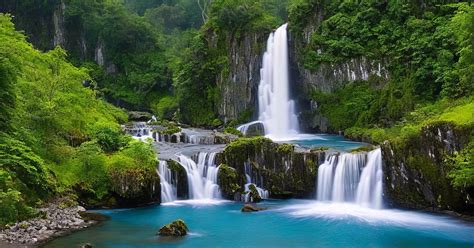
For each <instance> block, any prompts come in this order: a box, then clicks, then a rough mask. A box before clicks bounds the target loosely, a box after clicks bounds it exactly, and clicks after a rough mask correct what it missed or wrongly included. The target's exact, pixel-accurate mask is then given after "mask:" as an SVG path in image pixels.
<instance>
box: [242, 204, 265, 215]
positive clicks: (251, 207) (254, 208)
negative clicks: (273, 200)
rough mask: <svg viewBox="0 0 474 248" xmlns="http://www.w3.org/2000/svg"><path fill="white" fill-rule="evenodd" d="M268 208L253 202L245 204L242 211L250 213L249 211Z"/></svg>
mask: <svg viewBox="0 0 474 248" xmlns="http://www.w3.org/2000/svg"><path fill="white" fill-rule="evenodd" d="M265 209H266V208H260V207H257V206H254V205H251V204H245V205H244V206H243V207H242V208H241V209H240V211H242V212H245V213H248V212H258V211H261V210H265Z"/></svg>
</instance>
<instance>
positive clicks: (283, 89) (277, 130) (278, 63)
mask: <svg viewBox="0 0 474 248" xmlns="http://www.w3.org/2000/svg"><path fill="white" fill-rule="evenodd" d="M286 27H287V24H284V25H282V26H281V27H279V28H278V29H277V30H276V31H275V32H273V33H271V34H270V36H269V37H268V40H267V50H266V52H265V53H264V54H263V61H262V68H261V69H260V84H259V86H258V107H259V117H258V119H259V122H262V123H263V125H264V127H265V136H267V137H269V138H271V139H274V140H284V139H289V138H290V137H291V136H293V135H294V134H297V133H298V126H299V124H298V118H297V116H296V114H295V103H294V101H292V100H291V99H290V85H289V68H288V60H289V58H288V37H287V33H286ZM252 124H255V122H252V123H248V124H244V125H242V126H240V127H239V128H238V129H239V130H241V131H244V130H246V129H247V126H248V125H252ZM244 134H245V132H244Z"/></svg>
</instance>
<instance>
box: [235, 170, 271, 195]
mask: <svg viewBox="0 0 474 248" xmlns="http://www.w3.org/2000/svg"><path fill="white" fill-rule="evenodd" d="M244 170H245V180H246V184H245V185H244V186H245V191H246V192H248V191H249V190H250V189H249V186H250V185H251V184H253V185H255V188H256V189H257V191H258V194H259V195H260V197H261V198H262V199H268V198H269V197H270V193H269V192H268V190H266V189H264V188H262V185H263V177H262V176H257V175H254V174H253V172H252V166H251V165H250V164H249V163H245V165H244ZM241 200H242V201H244V202H250V194H248V193H247V194H244V195H242V199H241Z"/></svg>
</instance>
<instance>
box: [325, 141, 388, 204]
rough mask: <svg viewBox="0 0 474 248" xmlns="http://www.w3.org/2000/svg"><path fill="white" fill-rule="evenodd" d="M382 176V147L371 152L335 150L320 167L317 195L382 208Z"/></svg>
mask: <svg viewBox="0 0 474 248" xmlns="http://www.w3.org/2000/svg"><path fill="white" fill-rule="evenodd" d="M382 180H383V173H382V155H381V150H380V148H378V149H375V150H373V151H371V152H369V153H357V154H351V153H343V154H340V155H336V154H333V155H330V156H328V158H326V161H325V162H324V163H323V164H321V165H320V166H319V168H318V181H317V199H318V200H319V201H334V202H355V203H357V204H359V205H362V206H365V207H371V208H382V205H383V204H382V193H383V186H382Z"/></svg>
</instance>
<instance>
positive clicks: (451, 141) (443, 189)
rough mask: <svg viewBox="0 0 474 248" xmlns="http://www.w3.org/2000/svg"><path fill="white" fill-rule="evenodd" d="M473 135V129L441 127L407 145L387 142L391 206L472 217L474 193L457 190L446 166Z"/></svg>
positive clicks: (384, 151)
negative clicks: (435, 210) (446, 211)
mask: <svg viewBox="0 0 474 248" xmlns="http://www.w3.org/2000/svg"><path fill="white" fill-rule="evenodd" d="M469 135H470V130H469V128H459V127H455V126H453V125H452V124H450V123H438V124H433V125H429V126H426V127H424V128H423V129H422V133H421V135H420V136H417V137H413V138H411V139H410V140H409V141H408V142H406V143H404V144H395V143H390V142H385V143H384V144H383V145H382V154H383V158H384V174H385V193H386V196H387V199H388V200H389V201H390V205H392V206H399V207H407V208H417V209H419V208H430V209H437V210H453V211H457V212H467V213H470V214H472V213H473V209H474V199H473V196H474V189H472V188H470V189H469V188H462V189H459V188H454V187H453V186H452V184H451V180H450V179H449V178H448V173H449V171H450V168H449V166H448V165H447V164H446V163H445V162H446V159H447V158H448V156H452V155H453V154H455V153H457V152H459V151H460V150H461V149H462V148H463V147H464V146H465V144H466V143H467V142H468V141H469Z"/></svg>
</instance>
